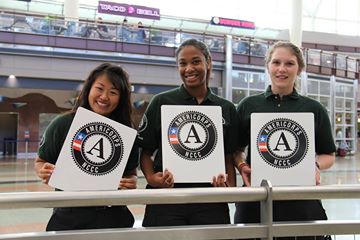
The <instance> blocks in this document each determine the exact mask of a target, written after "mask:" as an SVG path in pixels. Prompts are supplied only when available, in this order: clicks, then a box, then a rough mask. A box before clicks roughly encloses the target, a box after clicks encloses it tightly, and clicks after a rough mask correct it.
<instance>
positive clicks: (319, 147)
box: [237, 86, 336, 163]
mask: <svg viewBox="0 0 360 240" xmlns="http://www.w3.org/2000/svg"><path fill="white" fill-rule="evenodd" d="M267 112H309V113H314V130H315V152H316V153H317V154H328V153H333V152H335V151H336V147H335V144H334V139H333V135H332V131H331V124H330V120H329V116H328V113H327V111H326V109H325V108H324V107H323V106H322V105H321V104H320V103H319V102H317V101H315V100H314V99H311V98H308V97H305V96H301V95H299V94H298V93H297V91H296V90H295V89H294V91H293V92H292V93H291V94H290V95H287V96H283V97H282V99H281V98H280V96H279V95H278V94H274V93H273V92H272V91H271V86H269V87H268V88H267V90H266V91H265V92H264V93H261V94H258V95H254V96H250V97H247V98H245V99H243V100H242V101H241V102H240V103H239V105H238V106H237V113H238V117H239V124H240V125H239V128H238V129H239V146H240V147H246V146H248V145H249V143H250V127H251V123H250V116H251V114H252V113H267ZM250 153H251V151H250V146H249V149H248V159H247V161H248V162H249V163H250Z"/></svg>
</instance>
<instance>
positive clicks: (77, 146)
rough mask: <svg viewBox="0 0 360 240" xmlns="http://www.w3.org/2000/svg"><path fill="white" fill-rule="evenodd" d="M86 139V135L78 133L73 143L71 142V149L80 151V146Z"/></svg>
mask: <svg viewBox="0 0 360 240" xmlns="http://www.w3.org/2000/svg"><path fill="white" fill-rule="evenodd" d="M85 137H86V134H85V133H82V132H79V133H78V134H77V135H76V137H75V139H74V141H73V145H72V147H73V149H74V150H76V151H80V150H81V144H82V141H83V140H84V138H85Z"/></svg>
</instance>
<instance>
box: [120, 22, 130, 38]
mask: <svg viewBox="0 0 360 240" xmlns="http://www.w3.org/2000/svg"><path fill="white" fill-rule="evenodd" d="M120 39H123V41H125V42H128V41H130V39H131V31H130V26H129V23H128V20H127V19H126V18H124V20H123V23H122V26H121V36H120Z"/></svg>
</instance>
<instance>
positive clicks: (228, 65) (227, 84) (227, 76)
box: [223, 35, 232, 102]
mask: <svg viewBox="0 0 360 240" xmlns="http://www.w3.org/2000/svg"><path fill="white" fill-rule="evenodd" d="M225 41H226V42H225V71H224V75H223V79H224V81H223V89H224V93H225V96H224V98H226V99H227V100H229V101H230V102H232V37H231V36H230V35H226V38H225Z"/></svg>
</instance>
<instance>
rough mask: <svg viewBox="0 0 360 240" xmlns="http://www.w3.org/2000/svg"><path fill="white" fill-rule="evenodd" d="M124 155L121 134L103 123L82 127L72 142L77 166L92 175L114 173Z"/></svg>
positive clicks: (72, 152)
mask: <svg viewBox="0 0 360 240" xmlns="http://www.w3.org/2000/svg"><path fill="white" fill-rule="evenodd" d="M123 153H124V146H123V141H122V139H121V137H120V134H119V133H118V132H117V131H116V130H115V129H114V128H113V127H111V126H110V125H108V124H105V123H101V122H95V123H89V124H86V125H85V126H83V127H81V128H80V129H79V130H78V131H76V133H75V135H74V137H73V139H72V141H71V154H72V157H73V159H74V161H75V163H76V165H77V166H78V167H79V168H80V169H81V170H82V171H84V172H85V173H88V174H90V175H105V174H108V173H110V172H112V171H113V170H114V169H115V168H116V167H117V166H118V165H119V164H120V162H121V160H122V157H123Z"/></svg>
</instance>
